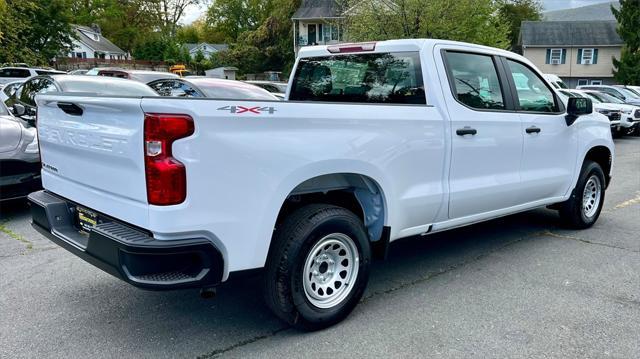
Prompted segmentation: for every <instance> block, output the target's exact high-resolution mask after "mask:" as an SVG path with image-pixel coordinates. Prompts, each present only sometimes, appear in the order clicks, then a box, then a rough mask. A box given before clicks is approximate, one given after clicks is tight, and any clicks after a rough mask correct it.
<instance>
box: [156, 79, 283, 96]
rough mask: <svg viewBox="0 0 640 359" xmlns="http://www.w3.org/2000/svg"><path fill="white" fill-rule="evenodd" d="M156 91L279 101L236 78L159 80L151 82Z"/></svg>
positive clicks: (175, 94)
mask: <svg viewBox="0 0 640 359" xmlns="http://www.w3.org/2000/svg"><path fill="white" fill-rule="evenodd" d="M149 87H151V88H152V89H153V90H154V91H155V92H157V93H158V94H159V95H160V96H165V97H209V98H215V99H237V100H259V101H277V100H279V98H278V97H276V96H274V95H273V94H271V93H269V91H267V90H264V89H261V88H260V87H257V86H254V85H251V84H247V83H244V82H242V81H235V80H223V79H218V78H211V77H186V78H181V79H167V80H157V81H152V82H150V83H149Z"/></svg>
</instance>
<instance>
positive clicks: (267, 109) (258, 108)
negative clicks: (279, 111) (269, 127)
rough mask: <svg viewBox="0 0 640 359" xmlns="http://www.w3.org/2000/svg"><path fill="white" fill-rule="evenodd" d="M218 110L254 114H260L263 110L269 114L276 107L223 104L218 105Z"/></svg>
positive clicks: (274, 110) (271, 113)
mask: <svg viewBox="0 0 640 359" xmlns="http://www.w3.org/2000/svg"><path fill="white" fill-rule="evenodd" d="M218 111H229V112H230V113H237V114H241V113H252V114H256V115H260V114H262V113H263V112H268V113H269V114H270V115H273V113H274V112H276V109H275V107H261V106H254V107H246V106H223V107H219V108H218Z"/></svg>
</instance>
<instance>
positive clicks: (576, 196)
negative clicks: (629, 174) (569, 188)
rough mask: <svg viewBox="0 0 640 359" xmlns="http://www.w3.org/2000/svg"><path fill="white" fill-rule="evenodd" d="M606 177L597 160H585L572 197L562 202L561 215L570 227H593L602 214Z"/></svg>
mask: <svg viewBox="0 0 640 359" xmlns="http://www.w3.org/2000/svg"><path fill="white" fill-rule="evenodd" d="M605 184H606V183H605V178H604V172H603V171H602V167H600V165H599V164H598V163H596V162H593V161H589V160H587V161H585V162H584V164H583V165H582V169H581V171H580V177H579V178H578V183H577V184H576V188H575V189H574V190H573V192H572V193H571V197H570V198H569V199H568V200H567V201H565V202H564V203H562V205H561V208H560V217H561V218H562V220H563V222H564V223H565V224H567V225H568V226H569V227H572V228H576V229H583V228H588V227H591V226H592V225H593V224H594V223H595V222H596V221H597V220H598V217H599V216H600V212H601V211H602V205H603V204H604V192H605V190H604V189H605Z"/></svg>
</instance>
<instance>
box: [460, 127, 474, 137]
mask: <svg viewBox="0 0 640 359" xmlns="http://www.w3.org/2000/svg"><path fill="white" fill-rule="evenodd" d="M476 133H478V131H476V129H475V128H471V127H469V126H464V127H463V128H459V129H457V130H456V135H458V136H464V135H475V134H476Z"/></svg>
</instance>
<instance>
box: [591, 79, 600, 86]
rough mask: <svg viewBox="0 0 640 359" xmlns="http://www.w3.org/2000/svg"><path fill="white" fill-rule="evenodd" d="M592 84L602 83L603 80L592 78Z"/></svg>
mask: <svg viewBox="0 0 640 359" xmlns="http://www.w3.org/2000/svg"><path fill="white" fill-rule="evenodd" d="M591 84H592V85H602V80H591Z"/></svg>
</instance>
